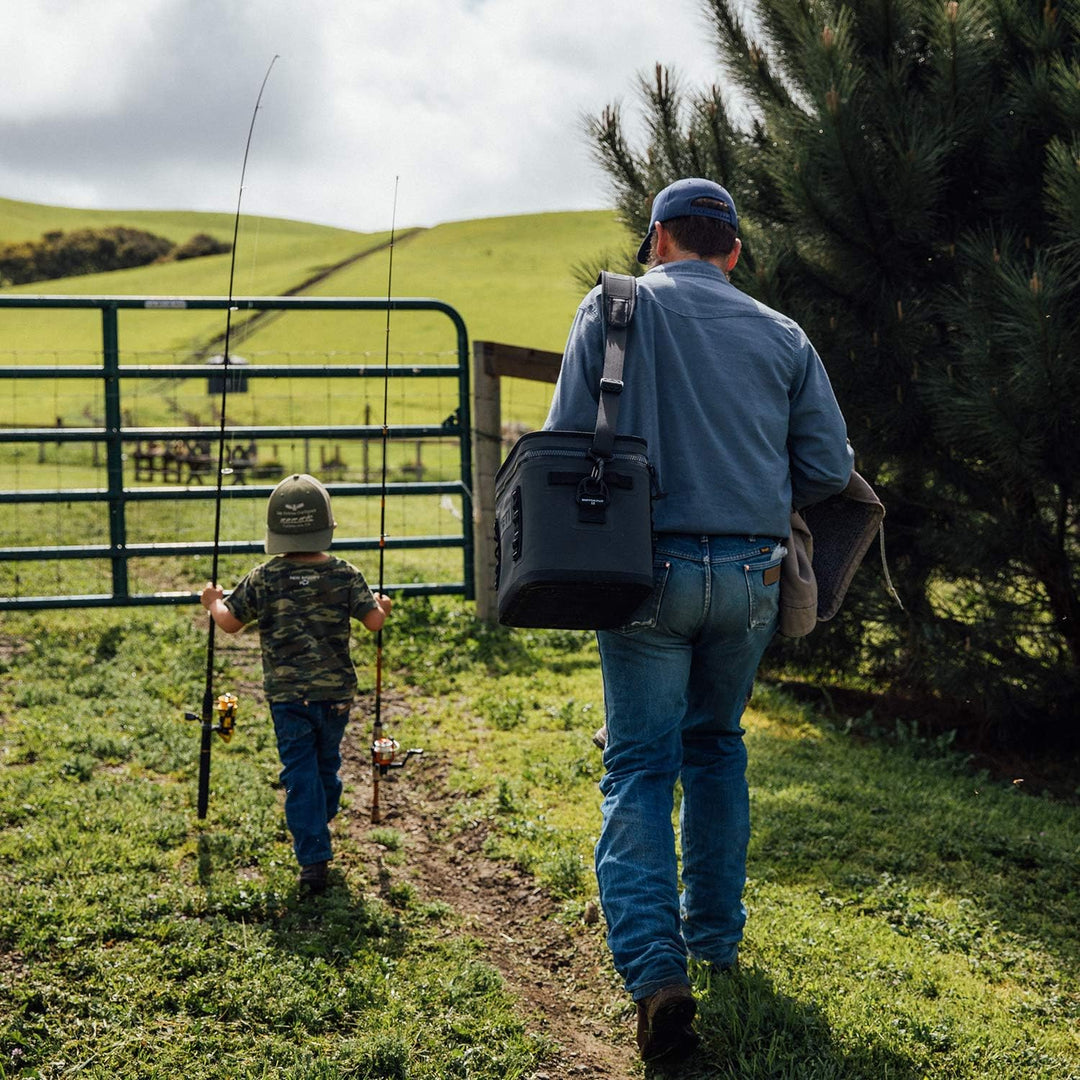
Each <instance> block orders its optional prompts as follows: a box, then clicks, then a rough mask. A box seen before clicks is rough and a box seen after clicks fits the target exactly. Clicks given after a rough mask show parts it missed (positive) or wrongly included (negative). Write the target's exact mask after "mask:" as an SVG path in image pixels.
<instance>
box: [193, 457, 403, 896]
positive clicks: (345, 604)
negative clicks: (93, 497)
mask: <svg viewBox="0 0 1080 1080" xmlns="http://www.w3.org/2000/svg"><path fill="white" fill-rule="evenodd" d="M336 524H337V522H335V521H334V515H333V513H332V512H331V509H330V493H329V492H328V491H327V490H326V488H325V487H323V485H322V484H321V483H319V481H318V480H316V479H315V477H313V476H308V475H307V474H306V473H301V474H297V475H295V476H289V477H287V478H286V479H284V480H282V481H281V483H280V484H278V485H277V487H276V488H274V490H273V492H272V493H271V495H270V501H269V503H268V504H267V508H266V552H267V554H268V555H274V556H276V558H273V559H270V560H269V561H267V562H264V563H262V564H261V565H260V566H257V567H255V569H254V570H252V571H251V572H250V573H249V574H248V575H247V576H246V577H245V578H244V579H243V580H242V581H241V582H240V584H239V585H237V586H236V588H235V589H234V590H233V591H232V593H231V594H230V596H229V598H228V599H225V594H224V592H223V590H222V589H221V587H220V586H218V585H214V584H208V585H207V586H206V588H205V589H203V591H202V605H203V607H205V608H206V609H207V611H209V612H210V615H211V616H212V618H213V620H214V622H215V623H217V625H218V626H220V627H221V629H222V630H224V631H225V632H226V633H227V634H235V633H236V632H237V631H238V630H240V629H242V628H243V627H244V626H245V625H246V624H247V623H249V622H253V621H255V620H256V619H257V620H258V623H259V641H260V644H261V646H262V663H263V686H264V688H265V691H266V698H267V701H268V702H269V704H270V714H271V716H272V717H273V719H274V731H275V733H276V735H277V745H278V754H279V755H280V757H281V764H282V767H283V768H282V772H281V780H282V782H283V783H284V785H285V822H286V824H287V825H288V827H289V832H290V833H291V834H292V837H293V850H294V851H295V853H296V859H297V862H299V864H300V867H301V870H300V886H301V888H302V889H304V890H305V891H307V892H311V893H321V892H323V891H324V890H325V888H326V864H327V862H328V861H329V860H330V859H331V858H332V857H333V856H332V852H331V848H330V830H329V828H327V825H328V823H329V822H330V821H331V820H332V819H333V817H334V815H335V814H336V813H337V811H338V804H339V801H340V799H341V788H342V784H341V780H340V778H339V777H338V769H339V768H340V767H341V739H342V736H343V735H344V733H345V724H346V722H347V721H348V719H349V709H350V706H351V705H352V699H353V695H354V694H355V692H356V672H355V671H354V670H353V665H352V659H351V658H350V656H349V634H350V629H351V624H350V618H353V619H359V620H360V622H362V623H363V624H364V626H365V627H366V628H367V629H368V630H371V631H376V630H379V629H381V627H382V625H383V622H384V621H385V620H386V617H387V615H389V614H390V607H391V603H390V598H389V597H388V596H383V595H382V594H380V595H379V596H374V595H372V592H371V590H370V589H369V588H368V586H367V583H366V582H365V581H364V577H363V575H362V574H361V573H360V571H359V570H357V569H356V567H355V566H352V565H350V564H349V563H347V562H345V561H344V560H343V559H339V558H337V557H336V556H334V555H329V554H327V552H326V549H327V548H329V547H330V541H331V539H332V537H333V533H334V527H335V526H336Z"/></svg>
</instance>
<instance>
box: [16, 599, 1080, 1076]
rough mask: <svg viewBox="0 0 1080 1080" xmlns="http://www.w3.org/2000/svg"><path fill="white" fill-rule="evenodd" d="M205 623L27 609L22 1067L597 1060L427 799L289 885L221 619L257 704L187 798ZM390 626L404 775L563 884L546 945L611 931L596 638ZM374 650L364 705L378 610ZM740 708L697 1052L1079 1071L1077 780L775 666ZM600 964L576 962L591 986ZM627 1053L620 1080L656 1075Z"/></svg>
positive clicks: (269, 775) (763, 1067) (362, 806)
mask: <svg viewBox="0 0 1080 1080" xmlns="http://www.w3.org/2000/svg"><path fill="white" fill-rule="evenodd" d="M204 647H205V626H204V623H203V621H202V619H201V618H197V617H196V616H195V615H194V613H192V612H180V611H174V610H167V611H159V612H152V613H150V612H139V613H134V614H132V613H120V612H112V613H90V614H86V613H84V614H63V613H54V614H48V615H46V614H39V615H19V616H13V617H10V618H7V619H6V620H5V624H4V630H3V633H2V636H0V731H2V735H3V757H2V759H0V882H2V883H3V888H4V893H5V897H6V900H5V903H4V905H3V906H2V907H0V1076H5V1077H14V1076H18V1077H25V1078H27V1080H29V1078H34V1080H38V1078H41V1080H44V1078H58V1077H66V1076H87V1077H101V1078H104V1077H111V1076H115V1075H117V1073H118V1072H120V1071H123V1072H124V1074H125V1075H129V1076H133V1077H153V1078H159V1077H160V1078H165V1077H173V1076H175V1075H177V1074H178V1073H181V1072H182V1073H183V1074H184V1075H185V1076H187V1077H189V1078H190V1080H200V1078H202V1077H207V1078H209V1077H219V1076H225V1075H228V1076H230V1077H237V1078H246V1077H263V1076H269V1075H273V1076H278V1077H296V1078H300V1077H304V1078H307V1077H327V1078H329V1077H347V1076H349V1077H351V1076H358V1077H399V1078H421V1077H424V1078H427V1077H430V1078H443V1077H469V1078H473V1080H486V1078H489V1077H490V1078H495V1077H499V1078H528V1077H533V1078H538V1077H542V1076H544V1075H547V1076H548V1077H564V1076H565V1077H570V1076H574V1075H588V1074H589V1072H588V1070H586V1072H585V1073H576V1072H574V1071H573V1068H576V1066H574V1065H572V1063H571V1059H570V1058H568V1056H567V1054H566V1052H565V1046H564V1045H563V1044H562V1043H561V1042H560V1037H559V1035H558V1030H559V1029H558V1028H556V1027H554V1022H555V1020H556V1019H557V1018H556V1017H549V1020H550V1021H551V1022H550V1023H549V1024H545V1025H542V1024H540V1022H539V1020H538V1018H537V1017H536V1016H535V1015H534V1014H532V1013H531V1012H530V1010H529V1009H527V1008H525V1006H524V1004H523V1001H522V1000H521V999H520V998H519V997H518V996H517V994H516V993H515V991H514V989H513V986H514V984H513V982H512V981H511V980H509V979H508V978H505V977H504V976H503V975H502V974H500V972H499V971H498V970H496V968H495V966H494V964H493V961H492V959H491V958H490V956H489V953H488V947H487V946H486V945H485V941H486V940H487V939H486V938H485V937H484V935H483V934H482V933H480V932H479V931H478V930H477V929H475V924H474V923H470V922H468V921H466V919H465V917H464V914H463V912H462V911H460V910H458V909H457V908H456V907H454V906H453V905H452V904H447V903H446V901H445V900H444V899H443V898H442V894H441V893H439V894H436V893H434V892H430V891H427V890H426V889H425V888H423V887H420V886H418V885H417V884H416V880H417V879H416V878H415V877H414V876H413V871H414V870H415V869H416V867H415V866H414V865H413V863H414V861H415V860H417V859H419V858H420V857H421V856H420V854H419V853H418V851H416V850H414V849H413V848H412V846H411V845H412V833H411V832H410V831H409V830H408V825H409V822H408V821H407V820H406V819H403V818H402V817H400V816H399V817H397V818H396V819H395V820H394V823H393V825H391V826H387V827H382V828H378V829H372V828H371V827H370V826H369V825H365V815H366V797H367V792H366V790H365V789H364V788H363V787H358V786H352V787H350V789H349V790H348V792H347V799H346V808H345V812H344V814H343V816H342V817H341V818H340V819H339V820H338V822H337V823H336V825H335V837H336V840H335V843H336V845H337V851H338V857H337V860H336V862H335V864H334V865H335V867H336V870H335V875H336V876H335V879H334V882H335V883H334V885H333V886H332V888H331V891H330V892H329V893H328V895H327V896H326V897H325V898H324V899H323V901H321V902H319V903H312V902H303V901H301V900H300V899H299V898H298V896H297V893H296V886H295V867H294V866H293V863H292V857H291V852H290V849H289V843H288V836H287V833H286V831H285V829H284V823H283V819H282V815H281V808H280V800H281V793H280V791H278V790H277V789H276V786H275V777H276V773H277V765H276V761H275V752H274V746H273V736H272V732H271V729H270V726H269V721H268V719H267V718H266V716H265V714H264V711H263V708H262V706H261V705H260V695H259V692H258V691H257V690H256V689H254V687H255V686H257V683H258V675H257V666H258V660H257V656H258V653H257V649H256V648H255V647H254V641H253V640H252V639H250V638H248V637H247V635H243V636H242V637H241V638H240V639H235V640H234V639H229V640H228V641H227V642H220V643H219V650H218V667H219V671H220V674H219V677H218V680H217V687H218V691H219V692H220V691H221V690H224V689H229V688H233V689H236V690H238V691H239V692H240V694H241V698H242V706H241V707H242V712H241V723H240V726H239V729H238V732H237V734H236V735H235V737H234V739H233V741H232V742H231V743H230V744H229V745H228V746H225V745H224V744H221V743H217V744H216V747H215V750H214V755H215V756H214V771H213V794H212V799H211V812H210V815H209V817H208V819H207V821H206V822H205V823H204V824H199V823H198V822H197V821H196V819H195V816H194V799H195V771H196V760H197V744H198V735H197V729H196V726H195V725H185V724H183V723H182V722H180V719H179V717H180V716H181V714H182V712H183V710H184V709H185V708H191V707H192V706H197V703H198V700H199V698H200V696H201V685H202V684H201V678H202V668H203V664H204ZM385 649H386V655H387V657H388V660H389V662H390V666H391V668H392V672H391V673H390V675H389V676H388V679H387V691H386V692H387V693H388V694H389V695H391V698H392V700H394V701H396V702H398V703H399V705H401V706H403V707H401V708H399V710H398V712H397V713H396V714H395V715H394V719H393V730H392V734H393V735H394V736H395V737H397V738H399V739H400V740H401V742H402V745H407V746H413V745H419V746H423V747H425V749H426V752H425V756H424V758H422V759H420V760H419V762H418V763H414V764H412V765H410V767H409V769H408V770H406V772H404V773H403V774H401V775H400V776H399V777H398V778H397V786H396V787H395V788H393V789H392V790H391V792H390V795H389V798H390V800H391V802H392V801H393V800H394V799H395V798H396V799H398V800H400V799H401V797H402V796H401V794H400V792H401V791H402V790H403V788H408V787H415V788H423V787H425V786H427V787H430V788H432V789H433V788H435V787H441V788H442V789H443V796H444V798H445V800H446V801H445V803H444V805H445V807H446V810H445V812H444V813H443V815H442V817H441V820H440V824H439V826H438V830H439V831H438V834H437V837H438V843H439V845H440V846H445V847H446V848H447V849H448V850H451V849H452V848H453V846H454V844H455V841H456V839H457V838H458V837H460V836H462V835H464V834H466V833H471V834H472V835H477V836H483V837H486V840H485V841H484V845H483V851H482V852H477V853H476V855H475V856H473V859H474V861H477V862H482V863H484V864H485V865H494V866H496V867H498V866H505V867H514V868H516V871H517V872H518V873H522V874H526V875H529V876H530V877H531V878H532V879H533V880H534V881H535V882H536V883H537V884H538V885H539V886H540V887H541V888H542V889H543V890H544V891H545V893H546V894H547V895H548V896H550V897H552V898H553V904H552V907H551V914H550V915H549V916H548V928H547V929H546V930H545V929H544V928H543V927H541V928H540V929H538V931H537V935H538V937H537V943H542V942H543V940H544V939H546V938H548V937H551V938H555V937H557V936H559V935H566V934H569V935H570V937H571V938H572V939H576V940H579V941H580V940H582V939H583V938H585V937H587V936H588V935H590V934H593V931H591V930H589V929H588V928H586V927H585V926H584V924H583V923H582V914H583V912H584V910H585V908H586V905H587V904H588V903H589V902H590V901H591V900H595V895H596V892H595V879H594V877H593V874H592V870H591V847H592V844H593V841H594V839H595V835H596V830H597V824H598V804H599V796H598V794H597V792H596V790H595V785H596V782H597V781H598V779H599V778H600V775H601V765H600V758H599V754H598V753H597V752H596V751H595V750H594V749H593V748H592V747H591V745H590V743H589V735H590V733H591V731H592V730H593V727H594V726H595V724H596V723H597V716H598V714H599V712H600V709H601V696H600V681H599V673H598V668H597V660H596V655H595V648H594V646H593V644H592V642H591V638H590V636H589V635H585V634H574V633H558V632H545V631H534V632H525V631H508V630H504V629H492V628H489V627H488V628H485V627H483V626H479V625H477V624H475V622H474V621H473V618H472V615H471V613H470V609H469V608H468V607H467V606H462V605H461V604H460V603H458V602H456V601H452V600H449V599H447V600H438V599H436V600H432V601H425V600H413V601H407V602H406V601H403V602H402V603H401V604H400V605H399V606H398V608H397V609H396V610H395V614H394V616H393V618H392V621H391V623H390V624H388V628H387V631H386V645H385ZM355 653H356V657H357V661H358V664H359V668H360V672H361V680H362V684H363V689H364V694H363V695H362V698H361V700H362V701H367V702H368V703H370V698H369V694H370V689H371V685H372V683H371V678H372V675H371V667H370V665H371V656H372V653H371V642H370V639H369V638H367V637H366V635H365V639H364V640H363V641H360V642H358V643H357V646H356V650H355ZM747 728H748V735H747V739H748V745H749V751H750V761H751V784H752V791H753V796H752V798H753V815H754V825H755V831H754V837H753V841H752V847H751V852H750V861H749V870H750V880H749V882H748V884H747V891H746V902H747V906H748V908H749V911H750V920H749V923H748V927H747V939H746V941H745V943H744V949H743V953H742V967H741V970H740V972H739V973H738V974H737V975H735V976H733V977H726V978H722V979H715V980H713V981H712V982H711V983H710V982H708V981H707V980H706V978H705V976H704V974H701V975H699V976H698V983H697V988H698V991H699V996H700V999H701V1006H700V1013H699V1021H698V1026H699V1029H700V1030H701V1032H702V1034H703V1037H704V1046H703V1050H702V1051H701V1052H700V1053H699V1054H698V1055H697V1056H696V1057H695V1058H694V1059H692V1060H691V1062H689V1063H688V1065H687V1066H686V1068H685V1069H684V1070H682V1071H681V1072H679V1073H678V1074H677V1075H680V1076H685V1077H690V1078H698V1077H702V1078H703V1077H723V1078H728V1080H736V1078H738V1080H758V1078H761V1080H764V1078H769V1080H780V1078H790V1080H886V1078H888V1080H923V1078H929V1080H986V1078H993V1080H1021V1078H1022V1080H1076V1078H1077V1077H1080V966H1078V960H1077V957H1078V955H1080V948H1078V945H1080V942H1078V935H1077V919H1076V913H1077V903H1078V900H1080V896H1078V891H1077V890H1078V878H1077V873H1076V871H1077V854H1078V853H1077V840H1076V837H1077V835H1078V833H1080V829H1078V826H1080V808H1078V807H1077V806H1076V805H1069V804H1064V803H1061V802H1056V801H1054V800H1052V799H1049V798H1046V797H1041V796H1040V795H1039V793H1038V792H1025V791H1024V789H1023V785H1020V784H1014V783H1012V782H1011V780H1010V778H1008V777H993V776H990V775H987V774H976V773H973V772H972V771H971V770H970V769H969V768H968V767H967V766H966V764H965V762H964V761H963V760H962V759H960V758H958V757H950V756H942V753H941V750H940V748H936V747H933V746H930V745H928V744H926V743H923V742H920V741H919V740H917V739H913V738H908V739H907V740H906V741H903V740H900V741H894V742H893V743H891V744H886V743H880V742H879V743H870V744H866V743H862V742H860V741H859V740H858V739H856V738H854V737H853V736H852V735H850V734H845V733H843V731H841V730H840V729H839V728H837V727H834V726H832V725H830V724H828V723H826V722H824V721H823V720H822V719H821V718H820V717H818V716H816V715H814V714H813V713H811V712H809V711H807V710H806V709H804V708H802V707H799V706H795V705H793V704H792V703H791V702H790V701H789V700H788V699H786V698H785V697H783V696H782V695H780V694H778V693H776V692H775V691H772V690H769V689H768V688H767V687H765V688H759V693H758V696H757V698H756V699H755V702H754V706H753V708H752V709H751V711H750V712H749V713H748V716H747ZM364 736H365V732H364V731H363V721H362V720H361V721H359V730H357V731H356V733H355V736H354V737H355V738H356V739H357V741H358V742H360V743H361V744H362V743H363V739H364ZM373 855H377V858H375V860H374V861H373ZM455 873H457V874H458V875H466V874H467V873H469V870H468V868H467V867H459V868H458V869H457V870H456V871H455ZM481 891H483V890H481ZM478 902H479V903H484V902H486V901H484V900H483V898H481V899H480V900H479V901H478ZM497 918H498V917H497V916H496V915H495V914H494V909H493V912H492V914H491V915H490V916H489V918H488V920H487V921H489V922H493V923H495V925H494V927H493V931H494V935H493V936H494V937H495V938H496V939H497V938H498V933H497V931H498V923H497ZM594 939H596V938H595V935H594ZM596 940H598V939H596ZM527 948H528V947H527ZM526 951H527V949H526ZM588 977H589V969H588V966H587V965H583V966H581V967H580V968H575V967H574V966H573V965H571V966H570V967H569V968H568V969H567V968H565V967H563V968H559V969H558V978H559V979H560V980H561V981H562V982H565V983H566V984H567V985H569V984H571V983H572V982H573V981H575V980H578V981H581V980H586V979H587V978H588ZM606 978H607V980H608V981H609V982H613V979H614V976H613V975H611V974H609V975H608V976H607V977H606ZM555 1000H556V1001H557V1000H558V996H557V995H556V998H555ZM618 1000H619V994H618V992H617V990H615V989H614V988H613V987H612V988H611V989H609V990H607V991H604V992H602V993H601V994H599V995H598V996H597V997H596V999H595V1001H594V1002H593V1003H592V1005H591V1006H589V1007H588V1008H587V1009H586V1011H585V1012H584V1013H583V1014H582V1013H575V1014H574V1015H573V1016H572V1017H570V1018H568V1022H569V1023H570V1024H572V1025H586V1026H588V1027H589V1029H590V1031H593V1032H594V1033H596V1038H597V1040H598V1041H599V1042H601V1043H608V1044H610V1045H611V1046H612V1047H619V1046H621V1047H624V1048H625V1047H626V1044H627V1041H628V1036H629V1032H630V1026H631V1022H630V1020H629V1019H628V1018H627V1016H626V1015H625V1012H624V1011H622V1010H620V1009H619V1008H618V1007H617V1005H615V1006H613V1005H612V1001H615V1002H617V1001H618ZM562 1030H564V1031H565V1030H566V1029H565V1027H564V1028H563V1029H562ZM553 1032H554V1033H553ZM625 1061H626V1064H625V1067H624V1068H623V1069H622V1070H620V1071H613V1070H611V1069H610V1068H609V1071H608V1072H606V1073H604V1075H608V1076H627V1077H632V1076H641V1075H645V1074H644V1072H643V1070H642V1069H641V1067H640V1066H639V1065H638V1064H636V1063H634V1061H633V1058H632V1054H631V1053H629V1052H627V1053H626V1055H625ZM593 1074H594V1075H595V1073H593Z"/></svg>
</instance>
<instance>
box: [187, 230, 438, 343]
mask: <svg viewBox="0 0 1080 1080" xmlns="http://www.w3.org/2000/svg"><path fill="white" fill-rule="evenodd" d="M426 231H427V230H426V229H423V228H421V227H419V226H417V227H416V228H411V229H403V230H402V231H401V232H400V233H398V234H397V236H395V237H394V240H393V243H394V246H397V245H398V244H404V243H406V242H408V241H409V240H411V239H412V238H413V237H414V236H416V235H417V234H419V233H422V232H426ZM390 243H391V242H390V241H389V240H384V241H383V242H382V243H381V244H376V245H375V246H374V247H369V248H364V250H363V251H358V252H356V254H354V255H349V256H347V257H346V258H344V259H340V260H338V262H336V263H332V264H331V265H329V266H323V267H320V268H319V270H317V271H316V272H315V273H314V274H312V275H311V276H309V277H306V278H304V280H303V281H301V282H300V283H299V284H297V285H293V286H291V287H290V288H288V289H285V290H284V292H282V294H281V295H282V296H300V295H302V294H303V293H305V292H307V291H308V289H313V288H315V286H316V285H321V284H322V283H323V282H324V281H327V280H329V279H330V278H332V277H333V276H334V275H335V274H338V273H340V272H341V271H342V270H347V269H348V268H349V267H350V266H354V265H355V264H356V263H358V262H363V260H365V259H370V258H371V257H372V256H374V255H378V254H380V253H381V252H383V251H386V250H387V249H388V248H389V247H390ZM287 314H288V312H286V311H273V310H271V311H256V312H254V313H252V314H251V315H249V316H248V317H247V318H246V319H244V320H242V321H239V322H238V323H237V324H236V325H235V326H233V327H232V328H231V329H230V331H229V339H230V340H229V345H230V351H231V349H232V347H234V346H238V345H241V344H242V343H243V342H244V340H245V339H247V338H249V337H250V336H251V335H252V334H254V333H255V332H256V331H257V330H262V329H263V328H264V327H266V326H268V325H269V324H270V323H272V322H274V321H275V320H277V319H280V318H282V317H283V316H285V315H287ZM224 345H225V331H222V332H221V333H219V334H215V335H214V336H213V337H212V338H209V339H207V340H206V341H204V342H203V343H202V345H200V346H199V347H198V348H197V349H196V350H195V351H196V354H197V355H201V356H203V357H208V356H211V355H212V354H213V353H215V352H218V351H220V350H221V348H222V347H223V346H224Z"/></svg>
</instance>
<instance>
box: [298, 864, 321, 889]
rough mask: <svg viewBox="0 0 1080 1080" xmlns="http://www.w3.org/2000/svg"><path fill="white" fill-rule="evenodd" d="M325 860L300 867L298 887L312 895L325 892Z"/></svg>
mask: <svg viewBox="0 0 1080 1080" xmlns="http://www.w3.org/2000/svg"><path fill="white" fill-rule="evenodd" d="M326 865H327V864H326V861H325V860H324V861H323V862H316V863H308V865H307V866H302V867H300V889H301V891H302V892H306V893H308V894H310V895H312V896H318V895H319V894H320V893H324V892H326Z"/></svg>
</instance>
